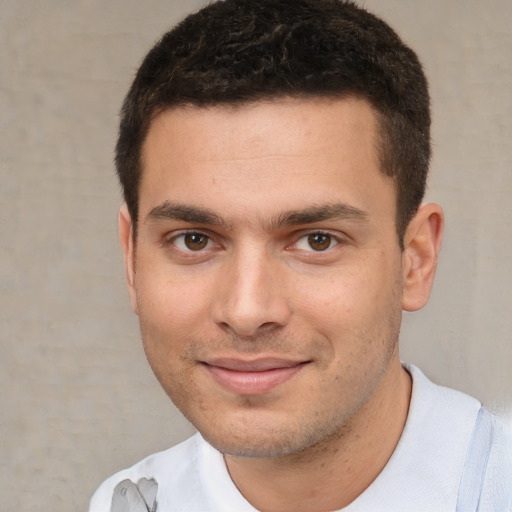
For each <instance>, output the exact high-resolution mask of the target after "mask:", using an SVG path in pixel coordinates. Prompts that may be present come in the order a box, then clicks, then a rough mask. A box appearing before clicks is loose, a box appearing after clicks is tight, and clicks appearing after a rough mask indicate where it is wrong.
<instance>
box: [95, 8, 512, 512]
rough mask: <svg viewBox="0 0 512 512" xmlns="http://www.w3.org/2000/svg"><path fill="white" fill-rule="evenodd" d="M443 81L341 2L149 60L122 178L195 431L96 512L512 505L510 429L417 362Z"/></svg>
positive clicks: (144, 307) (230, 26)
mask: <svg viewBox="0 0 512 512" xmlns="http://www.w3.org/2000/svg"><path fill="white" fill-rule="evenodd" d="M429 127H430V113H429V97H428V90H427V83H426V79H425V77H424V74H423V71H422V68H421V65H420V63H419V62H418V59H417V57H416V55H415V54H414V53H413V52H412V51H411V50H410V49H409V48H408V47H406V46H405V45H404V44H403V43H402V42H401V41H400V39H399V38H398V36H397V35H396V34H395V33H394V32H393V31H392V30H391V29H390V28H389V27H388V26H387V25H386V24H385V23H383V22H382V21H381V20H379V19H377V18H376V17H374V16H373V15H371V14H369V13H367V12H366V11H364V10H363V9H361V8H358V7H357V6H355V5H354V4H353V3H351V2H342V1H340V0H226V1H223V2H217V3H213V4H212V5H210V6H208V7H205V8H204V9H202V10H201V11H199V12H198V13H197V14H194V15H191V16H189V17H188V18H186V19H185V20H184V21H183V22H182V23H181V24H180V25H178V26H177V27H176V28H175V29H174V30H172V31H171V32H169V33H168V34H166V35H165V36H164V37H163V39H162V40H161V41H160V42H159V43H157V45H156V46H155V47H154V48H153V49H152V50H151V52H150V53H149V54H148V56H147V57H146V59H145V60H144V62H143V64H142V66H141V67H140V69H139V71H138V74H137V77H136V78H135V81H134V83H133V85H132V87H131V89H130V91H129V93H128V95H127V98H126V100H125V103H124V106H123V111H122V119H121V127H120V135H119V141H118V145H117V154H116V164H117V169H118V174H119V177H120V180H121V184H122V186H123V191H124V196H125V200H126V206H124V207H123V208H122V209H121V214H120V236H121V243H122V247H123V251H124V255H125V263H126V276H127V282H128V289H129V293H130V298H131V303H132V307H133V310H134V312H135V313H136V314H137V315H138V316H139V320H140V327H141V333H142V339H143V344H144V348H145V351H146V355H147V358H148V360H149V363H150V365H151V367H152V369H153V371H154V373H155V375H156V376H157V378H158V380H159V382H160V383H161V385H162V387H163V388H164V389H165V391H166V392H167V393H168V395H169V397H170V398H171V399H172V400H173V402H174V403H175V404H176V405H177V407H178V408H179V409H180V410H181V411H182V413H183V414H184V415H185V416H186V417H187V418H188V419H189V420H190V421H191V422H192V424H194V426H195V427H196V428H197V429H198V431H199V434H197V435H196V436H194V437H192V438H191V439H189V440H188V441H186V442H185V443H182V444H181V445H178V446H176V447H174V448H171V449H170V450H168V451H166V452H163V453H160V454H156V455H152V456H150V457H149V458H147V459H145V460H144V461H142V462H140V463H138V464H136V465H135V466H133V467H132V468H130V469H127V470H125V471H122V472H120V473H118V474H116V475H114V476H113V477H111V478H110V479H108V480H107V481H106V482H105V483H104V484H103V485H102V486H101V487H100V489H99V490H98V491H97V492H96V494H95V496H94V497H93V499H92V501H91V509H90V510H91V511H92V512H102V511H114V512H116V511H120V510H134V511H135V510H136V511H139V510H143V511H145V510H159V511H171V510H180V511H184V510H200V511H205V510H236V511H241V510H270V511H288V510H290V511H295V512H296V511H326V510H341V509H343V510H348V511H355V510H361V511H371V510H374V511H380V512H382V511H397V510H407V511H411V510H422V511H436V512H439V511H445V510H446V511H448V510H453V511H455V510H458V511H469V510H482V511H483V510H486V511H488V510H494V511H503V510H511V504H512V481H511V475H512V471H511V467H512V463H511V458H510V454H509V452H508V451H507V450H508V445H507V439H506V436H505V435H504V433H503V430H502V429H501V426H500V425H499V422H498V421H497V420H496V419H495V418H494V417H493V416H491V415H490V414H489V413H488V412H487V411H486V410H485V409H483V408H481V405H480V403H478V402H477V401H476V400H474V399H473V398H470V397H468V396H465V395H463V394H461V393H458V392H456V391H452V390H448V389H445V388H441V387H438V386H436V385H434V384H432V383H431V382H429V381H428V380H427V379H426V377H425V376H424V375H423V374H422V373H421V372H420V370H419V369H417V368H415V367H411V366H404V365H402V364H401V362H400V358H399V351H398V337H399V331H400V324H401V312H402V310H407V311H415V310H418V309H420V308H422V307H423V306H424V305H425V304H426V302H427V300H428V297H429V293H430V289H431V286H432V282H433V278H434V273H435V269H436V264H437V257H438V253H439V249H440V245H441V238H442V230H443V213H442V210H441V208H440V207H439V206H438V205H436V204H427V205H422V204H421V201H422V198H423V195H424V190H425V183H426V178H427V171H428V163H429V158H430V139H429Z"/></svg>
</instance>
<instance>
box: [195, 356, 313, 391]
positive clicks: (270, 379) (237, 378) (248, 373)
mask: <svg viewBox="0 0 512 512" xmlns="http://www.w3.org/2000/svg"><path fill="white" fill-rule="evenodd" d="M308 362H309V361H291V360H286V359H279V358H263V359H257V360H254V361H244V360H241V359H229V358H219V359H212V360H209V361H207V362H204V367H205V368H206V370H207V371H208V373H209V374H210V375H211V377H212V378H213V379H214V380H215V382H217V384H219V385H220V386H221V387H223V388H224V389H225V390H227V391H231V392H233V393H236V394H239V395H261V394H264V393H268V392H270V391H271V390H273V389H274V388H276V387H278V386H280V385H281V384H284V383H285V382H286V381H288V380H289V379H291V378H292V377H294V376H295V375H296V374H297V373H299V372H300V371H301V370H302V369H303V368H304V366H305V365H306V364H308Z"/></svg>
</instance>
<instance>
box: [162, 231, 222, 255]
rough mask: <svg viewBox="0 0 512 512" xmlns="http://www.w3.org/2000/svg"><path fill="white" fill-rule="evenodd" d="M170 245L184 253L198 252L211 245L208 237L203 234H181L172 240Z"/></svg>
mask: <svg viewBox="0 0 512 512" xmlns="http://www.w3.org/2000/svg"><path fill="white" fill-rule="evenodd" d="M172 243H173V244H174V245H175V246H176V247H177V248H178V249H180V250H182V251H184V252H190V251H192V252H198V251H202V250H203V249H207V248H209V247H210V245H211V243H212V242H211V240H210V237H209V236H208V235H205V234H203V233H196V232H190V233H181V234H180V235H178V236H176V237H174V238H173V240H172Z"/></svg>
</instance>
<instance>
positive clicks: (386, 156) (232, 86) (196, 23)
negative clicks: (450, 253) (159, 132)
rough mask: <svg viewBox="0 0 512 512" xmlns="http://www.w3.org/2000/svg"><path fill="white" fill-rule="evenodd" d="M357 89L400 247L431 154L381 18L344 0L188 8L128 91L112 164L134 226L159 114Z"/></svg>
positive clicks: (413, 88)
mask: <svg viewBox="0 0 512 512" xmlns="http://www.w3.org/2000/svg"><path fill="white" fill-rule="evenodd" d="M286 97H291V98H308V97H327V98H329V97H331V98H344V97H358V98H362V99H365V100H366V101H367V102H368V103H369V104H370V105H371V107H372V108H373V110H374V112H375V114H376V116H377V121H378V154H379V161H380V169H381V171H382V172H383V173H384V174H386V175H387V176H390V177H392V178H393V180H394V183H395V187H396V231H397V235H398V242H399V244H400V246H401V247H402V248H403V237H404V233H405V229H406V228H407V225H408V224H409V221H410V220H411V219H412V217H413V216H414V214H415V212H416V211H417V209H418V207H419V205H420V203H421V200H422V198H423V195H424V191H425V184H426V179H427V173H428V165H429V159H430V110H429V95H428V87H427V81H426V79H425V76H424V73H423V71H422V67H421V64H420V63H419V61H418V58H417V57H416V55H415V53H414V52H413V51H412V50H411V49H409V48H408V47H407V46H406V45H405V44H404V43H403V42H402V41H401V40H400V39H399V37H398V36H397V35H396V33H395V32H394V31H393V30H392V29H391V28H390V27H389V26H388V25H387V24H385V23H384V22H383V21H382V20H380V19H378V18H377V17H375V16H374V15H372V14H370V13H368V12H367V11H365V10H364V9H362V8H360V7H357V6H356V5H355V4H354V3H353V2H350V1H341V0H223V1H219V2H215V3H212V4H211V5H208V6H207V7H205V8H203V9H201V10H200V11H199V12H198V13H195V14H192V15H190V16H188V17H187V18H186V19H185V20H184V21H182V22H181V23H180V24H179V25H178V26H176V27H175V28H174V29H173V30H171V31H170V32H168V33H167V34H165V35H164V37H163V38H162V39H161V40H160V41H159V42H158V43H157V44H156V45H155V47H154V48H153V49H152V50H151V51H150V52H149V53H148V55H147V56H146V58H145V59H144V61H143V63H142V65H141V67H140V69H139V71H138V73H137V76H136V78H135V80H134V82H133V85H132V87H131V88H130V91H129V93H128V95H127V97H126V99H125V102H124V105H123V109H122V117H121V124H120V133H119V140H118V144H117V152H116V166H117V172H118V175H119V178H120V181H121V184H122V187H123V192H124V197H125V201H126V204H127V205H128V209H129V211H130V214H131V217H132V219H133V221H134V236H136V233H137V220H138V214H139V211H138V201H139V186H140V181H141V175H142V173H143V162H142V147H143V144H144V141H145V138H146V135H147V133H148V130H149V127H150V126H151V123H152V121H153V119H155V117H156V116H157V115H158V114H159V113H161V112H162V111H165V110H166V109H169V108H172V107H177V106H185V105H193V106H197V107H207V106H212V105H232V106H236V105H243V104H249V103H253V102H258V101H265V100H270V99H276V98H286Z"/></svg>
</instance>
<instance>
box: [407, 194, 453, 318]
mask: <svg viewBox="0 0 512 512" xmlns="http://www.w3.org/2000/svg"><path fill="white" fill-rule="evenodd" d="M443 228H444V214H443V210H442V209H441V207H440V206H439V205H438V204H434V203H432V204H425V205H422V206H420V208H419V210H418V212H417V213H416V215H415V216H414V217H413V219H412V220H411V222H410V223H409V226H408V227H407V230H406V232H405V237H404V253H403V270H404V290H403V297H402V308H403V309H404V310H405V311H417V310H418V309H421V308H422V307H423V306H425V304H426V303H427V302H428V299H429V297H430V290H431V289H432V284H433V283H434V276H435V273H436V268H437V260H438V256H439V251H440V250H441V241H442V239H443Z"/></svg>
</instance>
